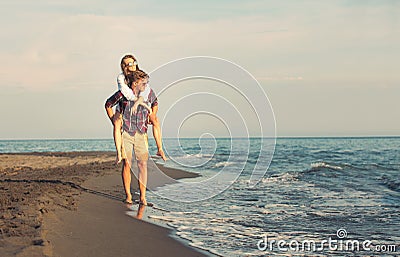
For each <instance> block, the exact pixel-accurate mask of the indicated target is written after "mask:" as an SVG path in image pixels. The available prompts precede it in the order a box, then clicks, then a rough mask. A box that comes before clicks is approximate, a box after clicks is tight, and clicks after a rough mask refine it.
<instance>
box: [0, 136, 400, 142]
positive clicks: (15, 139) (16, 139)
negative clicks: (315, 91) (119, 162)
mask: <svg viewBox="0 0 400 257" xmlns="http://www.w3.org/2000/svg"><path fill="white" fill-rule="evenodd" d="M397 137H400V135H363V136H357V135H346V136H276V137H258V136H251V137H215V138H216V139H230V138H232V139H246V138H249V139H256V138H266V139H274V138H275V139H307V138H309V139H318V138H320V139H324V138H325V139H329V138H332V139H335V138H337V139H339V138H397ZM177 138H178V137H164V138H163V139H177ZM180 139H199V137H180ZM203 139H206V140H209V139H212V138H203ZM24 140H26V141H30V140H31V141H34V140H112V138H111V137H110V138H0V141H24Z"/></svg>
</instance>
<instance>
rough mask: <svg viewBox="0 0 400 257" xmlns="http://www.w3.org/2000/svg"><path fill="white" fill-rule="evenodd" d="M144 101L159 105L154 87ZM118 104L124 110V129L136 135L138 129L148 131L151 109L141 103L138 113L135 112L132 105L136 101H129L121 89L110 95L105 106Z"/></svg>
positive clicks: (148, 103)
mask: <svg viewBox="0 0 400 257" xmlns="http://www.w3.org/2000/svg"><path fill="white" fill-rule="evenodd" d="M144 103H146V104H147V105H149V106H151V107H153V106H156V105H158V100H157V96H156V94H155V93H154V91H153V89H150V93H149V95H148V97H147V102H144ZM116 104H119V105H120V110H123V113H122V118H123V125H122V129H123V130H124V131H126V132H127V133H128V134H129V135H131V136H134V135H135V133H136V131H139V132H140V133H146V132H147V123H148V122H147V120H148V117H149V111H148V110H147V109H146V108H144V107H143V106H141V105H139V106H138V108H137V111H136V113H134V112H133V111H132V107H133V105H134V104H135V102H133V101H128V100H127V99H126V98H125V97H124V95H123V94H122V93H121V91H117V92H115V93H114V94H113V95H112V96H110V98H108V99H107V101H106V104H105V106H106V107H113V106H114V105H116Z"/></svg>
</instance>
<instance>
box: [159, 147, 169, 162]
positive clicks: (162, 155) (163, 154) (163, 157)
mask: <svg viewBox="0 0 400 257" xmlns="http://www.w3.org/2000/svg"><path fill="white" fill-rule="evenodd" d="M157 155H158V156H160V157H161V158H162V159H163V160H164V161H166V160H167V157H166V156H165V153H164V151H163V150H162V149H160V150H158V152H157Z"/></svg>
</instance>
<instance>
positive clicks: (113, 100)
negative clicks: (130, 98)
mask: <svg viewBox="0 0 400 257" xmlns="http://www.w3.org/2000/svg"><path fill="white" fill-rule="evenodd" d="M124 98H125V97H124V95H123V94H122V93H121V91H119V90H118V91H117V92H115V93H114V94H113V95H112V96H110V97H109V98H108V99H107V101H106V104H105V106H106V108H110V107H113V106H114V105H116V104H117V103H119V102H121V101H122V100H124Z"/></svg>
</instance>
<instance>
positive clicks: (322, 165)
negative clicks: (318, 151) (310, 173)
mask: <svg viewBox="0 0 400 257" xmlns="http://www.w3.org/2000/svg"><path fill="white" fill-rule="evenodd" d="M319 168H328V169H333V170H343V167H341V166H336V165H333V164H329V163H326V162H315V163H311V169H314V170H317V169H319Z"/></svg>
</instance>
